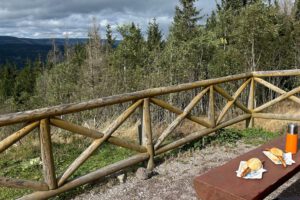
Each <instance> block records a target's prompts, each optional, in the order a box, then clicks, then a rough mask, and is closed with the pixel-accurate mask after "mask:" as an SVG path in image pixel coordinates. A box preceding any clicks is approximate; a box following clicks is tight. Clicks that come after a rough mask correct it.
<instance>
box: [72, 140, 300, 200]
mask: <svg viewBox="0 0 300 200" xmlns="http://www.w3.org/2000/svg"><path fill="white" fill-rule="evenodd" d="M253 148H254V147H253V146H249V145H246V144H244V143H239V144H237V145H235V146H218V147H214V146H210V147H207V148H205V149H202V150H195V151H188V152H183V153H179V154H178V155H177V156H176V157H171V158H168V159H166V160H165V161H164V162H162V163H161V164H160V165H158V166H157V167H156V168H155V172H157V175H155V176H153V177H152V178H151V179H148V180H138V179H137V178H136V177H135V176H133V175H129V176H128V178H127V180H126V182H125V183H119V182H118V181H117V179H116V178H111V179H110V181H109V182H108V183H106V184H103V185H100V186H98V187H95V188H93V189H92V190H90V191H88V192H86V193H84V194H81V195H79V196H77V197H76V198H74V200H83V199H89V200H96V199H97V200H112V199H114V200H140V199H141V200H142V199H143V200H145V199H147V200H148V199H149V200H168V199H170V200H172V199H180V200H181V199H182V200H196V199H197V197H196V194H195V191H194V189H193V183H192V182H193V178H194V177H195V175H197V174H200V173H204V172H206V171H208V170H209V169H211V168H214V167H217V166H219V165H222V164H224V163H225V162H227V161H229V160H231V159H232V158H234V157H236V156H238V155H240V154H243V153H245V152H247V151H249V150H251V149H253ZM299 178H300V173H298V174H297V175H296V176H294V177H293V178H292V179H290V180H289V181H288V182H286V183H285V184H284V185H282V186H281V187H280V188H278V189H277V190H276V191H274V192H273V193H272V194H270V195H269V196H268V197H267V198H265V199H266V200H273V199H276V200H296V199H297V200H299V199H300V179H299Z"/></svg>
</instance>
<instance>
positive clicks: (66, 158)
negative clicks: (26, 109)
mask: <svg viewBox="0 0 300 200" xmlns="http://www.w3.org/2000/svg"><path fill="white" fill-rule="evenodd" d="M89 145H90V141H84V140H74V141H73V142H72V143H69V144H59V143H53V154H54V162H55V169H56V174H57V175H58V176H59V175H61V174H62V173H63V172H64V171H65V170H66V168H67V167H68V166H69V165H70V164H71V163H72V162H73V161H74V160H75V159H76V158H77V157H78V156H79V155H80V154H81V153H82V152H83V151H84V150H85V149H86V148H87V147H88V146H89ZM131 155H134V152H132V151H130V150H128V149H125V148H121V147H117V146H114V145H111V144H104V145H102V146H101V147H100V148H98V149H97V150H96V151H95V152H94V153H93V155H92V156H91V157H90V158H89V159H88V160H87V161H86V162H85V163H84V164H83V165H82V166H81V167H80V168H79V169H78V170H77V171H76V172H75V173H74V174H73V175H72V177H71V178H76V177H79V176H82V175H85V174H87V173H88V172H91V171H95V170H96V169H99V168H101V167H104V166H107V165H109V164H112V163H115V162H117V161H120V160H123V159H126V158H128V157H130V156H131ZM1 156H2V157H1V160H0V169H1V170H0V176H2V177H11V178H20V179H28V180H36V181H39V180H42V179H43V177H42V163H41V159H40V147H39V146H33V145H30V143H28V144H24V145H21V146H19V147H14V148H12V149H11V150H10V151H8V152H5V153H2V155H1ZM87 187H89V186H82V187H78V188H76V189H74V190H71V191H69V192H67V193H64V194H62V195H60V196H58V197H55V198H54V199H66V198H70V197H72V196H74V195H76V194H78V193H81V192H82V191H83V190H84V189H86V188H87ZM31 192H32V191H30V190H23V189H11V188H4V187H0V200H2V199H3V200H9V199H16V198H18V197H21V196H23V195H25V194H29V193H31Z"/></svg>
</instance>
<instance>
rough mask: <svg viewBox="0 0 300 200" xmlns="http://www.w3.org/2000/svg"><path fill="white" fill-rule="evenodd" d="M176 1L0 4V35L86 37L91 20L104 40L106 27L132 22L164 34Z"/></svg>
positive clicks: (201, 4)
mask: <svg viewBox="0 0 300 200" xmlns="http://www.w3.org/2000/svg"><path fill="white" fill-rule="evenodd" d="M177 4H178V1H177V0H149V1H141V0H86V1H84V0H64V1H62V0H51V1H49V0H25V1H20V0H9V1H8V0H0V5H1V7H0V35H12V36H17V37H35V38H47V37H64V36H65V35H66V33H68V34H67V35H68V36H69V37H86V36H87V31H88V28H89V26H90V24H91V22H92V19H93V18H96V19H97V22H98V23H99V24H100V30H101V33H102V35H103V36H104V35H105V34H104V32H105V26H106V24H108V23H109V24H111V25H112V27H113V28H114V31H115V29H116V27H117V26H118V25H122V24H128V23H131V22H135V23H137V24H138V25H139V27H141V29H142V31H143V32H144V33H145V31H146V29H147V25H148V23H149V21H150V20H151V19H152V18H154V17H155V18H156V19H157V22H158V23H159V25H160V27H161V29H162V30H163V32H164V34H167V32H168V28H169V26H170V24H171V22H172V20H173V15H174V11H175V6H176V5H177ZM215 4H216V3H215V0H209V1H203V0H199V1H198V2H197V3H196V6H197V8H199V9H202V14H208V13H210V12H211V10H212V9H214V8H215Z"/></svg>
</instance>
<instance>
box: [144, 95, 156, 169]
mask: <svg viewBox="0 0 300 200" xmlns="http://www.w3.org/2000/svg"><path fill="white" fill-rule="evenodd" d="M143 135H144V136H145V137H146V148H147V151H148V154H149V155H150V157H149V161H148V165H147V169H148V170H151V171H152V170H153V168H154V146H153V140H152V128H151V115H150V100H149V98H146V99H144V105H143Z"/></svg>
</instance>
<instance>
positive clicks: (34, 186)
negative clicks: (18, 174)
mask: <svg viewBox="0 0 300 200" xmlns="http://www.w3.org/2000/svg"><path fill="white" fill-rule="evenodd" d="M0 186H3V187H11V188H19V189H30V190H38V191H46V190H49V188H48V185H47V184H46V183H42V182H36V181H28V180H21V179H14V178H5V177H0Z"/></svg>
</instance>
